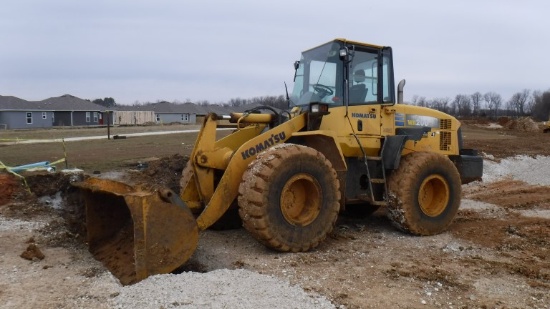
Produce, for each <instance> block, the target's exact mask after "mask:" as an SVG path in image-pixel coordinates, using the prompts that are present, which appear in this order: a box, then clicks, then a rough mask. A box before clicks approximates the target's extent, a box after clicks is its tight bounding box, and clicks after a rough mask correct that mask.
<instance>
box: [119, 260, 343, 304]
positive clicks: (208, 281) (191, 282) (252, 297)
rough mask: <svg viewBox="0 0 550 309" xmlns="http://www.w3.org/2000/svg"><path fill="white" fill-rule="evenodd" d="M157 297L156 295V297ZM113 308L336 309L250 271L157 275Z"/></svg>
mask: <svg viewBox="0 0 550 309" xmlns="http://www.w3.org/2000/svg"><path fill="white" fill-rule="evenodd" d="M153 295H154V296H153ZM112 304H113V307H114V308H121V309H122V308H181V307H185V308H243V309H245V308H251V309H256V308H289V309H291V308H296V309H298V308H302V309H308V308H311V309H323V308H335V307H334V305H333V304H332V303H331V302H330V301H328V300H327V299H326V298H325V297H323V296H318V295H309V294H307V293H306V292H305V291H304V290H303V289H302V288H300V287H298V286H291V285H290V284H289V283H288V282H285V281H281V280H280V279H277V278H274V277H271V276H267V275H261V274H258V273H255V272H252V271H249V270H244V269H237V270H228V269H219V270H214V271H211V272H208V273H204V274H201V273H193V272H189V273H183V274H179V275H170V274H169V275H157V276H152V277H149V278H147V280H144V281H141V282H139V283H137V284H135V285H131V286H127V287H124V288H121V289H120V294H119V295H118V296H116V297H115V298H114V299H113V301H112Z"/></svg>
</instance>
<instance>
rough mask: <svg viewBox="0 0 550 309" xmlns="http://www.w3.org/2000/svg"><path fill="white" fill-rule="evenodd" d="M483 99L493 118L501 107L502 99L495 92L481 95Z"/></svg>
mask: <svg viewBox="0 0 550 309" xmlns="http://www.w3.org/2000/svg"><path fill="white" fill-rule="evenodd" d="M483 99H484V100H485V102H487V108H488V109H489V111H490V113H491V114H492V116H493V117H494V118H496V117H497V116H498V110H499V109H500V106H501V105H502V97H501V96H500V94H498V93H495V92H487V93H486V94H484V95H483Z"/></svg>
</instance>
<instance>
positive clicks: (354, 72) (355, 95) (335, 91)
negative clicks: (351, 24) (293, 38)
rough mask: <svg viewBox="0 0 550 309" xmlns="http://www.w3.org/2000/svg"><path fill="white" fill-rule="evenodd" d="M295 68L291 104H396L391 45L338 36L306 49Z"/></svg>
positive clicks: (333, 105)
mask: <svg viewBox="0 0 550 309" xmlns="http://www.w3.org/2000/svg"><path fill="white" fill-rule="evenodd" d="M294 68H295V75H294V89H293V91H292V95H291V96H290V105H291V106H307V105H309V104H310V103H325V104H328V105H329V108H330V107H336V106H348V105H367V104H394V103H395V92H394V90H393V89H394V79H393V62H392V51H391V48H390V47H382V46H376V45H370V44H365V43H359V42H353V41H348V40H345V39H336V40H334V41H332V42H328V43H326V44H323V45H321V46H318V47H315V48H313V49H309V50H307V51H305V52H303V53H302V57H301V59H300V61H296V62H295V63H294Z"/></svg>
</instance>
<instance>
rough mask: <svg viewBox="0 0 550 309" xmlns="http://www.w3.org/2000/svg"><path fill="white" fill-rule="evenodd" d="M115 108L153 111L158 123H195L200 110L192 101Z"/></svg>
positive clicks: (155, 120)
mask: <svg viewBox="0 0 550 309" xmlns="http://www.w3.org/2000/svg"><path fill="white" fill-rule="evenodd" d="M117 109H118V110H119V111H121V110H124V111H153V112H154V114H155V119H154V122H155V123H158V124H170V123H182V124H195V123H197V113H200V112H201V110H200V108H199V107H198V106H197V105H196V104H193V103H184V104H176V103H170V102H159V103H150V104H146V105H138V106H128V107H122V106H118V107H117Z"/></svg>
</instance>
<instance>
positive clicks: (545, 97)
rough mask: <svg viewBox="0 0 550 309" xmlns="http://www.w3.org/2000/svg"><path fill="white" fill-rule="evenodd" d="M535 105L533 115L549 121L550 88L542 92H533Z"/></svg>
mask: <svg viewBox="0 0 550 309" xmlns="http://www.w3.org/2000/svg"><path fill="white" fill-rule="evenodd" d="M532 101H533V107H532V109H531V115H532V116H533V118H535V119H537V120H539V121H548V120H550V119H548V118H549V116H550V115H549V114H550V90H548V91H545V92H544V93H541V92H540V91H534V92H533V94H532Z"/></svg>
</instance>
